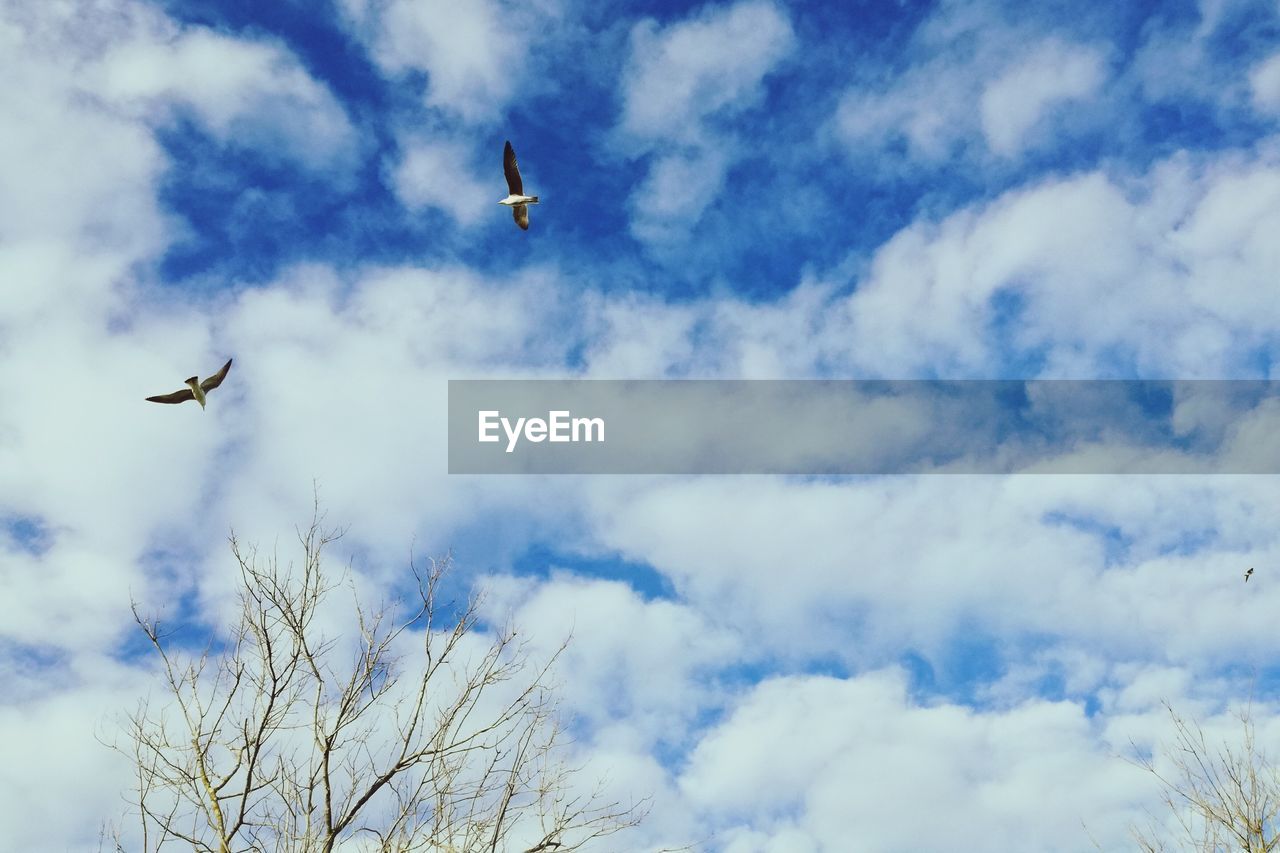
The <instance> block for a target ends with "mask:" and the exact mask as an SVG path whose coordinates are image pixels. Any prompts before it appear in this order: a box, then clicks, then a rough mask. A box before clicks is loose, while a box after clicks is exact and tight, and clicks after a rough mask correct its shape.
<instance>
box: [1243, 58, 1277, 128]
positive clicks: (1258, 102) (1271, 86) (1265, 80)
mask: <svg viewBox="0 0 1280 853" xmlns="http://www.w3.org/2000/svg"><path fill="white" fill-rule="evenodd" d="M1249 85H1250V88H1251V90H1252V95H1253V106H1254V109H1256V110H1258V112H1261V113H1269V114H1272V115H1275V114H1280V53H1277V54H1274V55H1272V56H1271V57H1269V58H1268V59H1264V60H1262V61H1261V62H1259V63H1258V64H1257V65H1255V66H1254V67H1253V68H1252V69H1251V70H1250V71H1249Z"/></svg>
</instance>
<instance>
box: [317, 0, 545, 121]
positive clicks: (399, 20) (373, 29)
mask: <svg viewBox="0 0 1280 853" xmlns="http://www.w3.org/2000/svg"><path fill="white" fill-rule="evenodd" d="M341 6H342V8H343V11H344V12H345V13H346V15H347V18H348V20H349V21H350V22H351V24H352V26H353V29H354V32H355V33H356V35H357V36H358V37H359V38H361V39H362V40H363V41H364V42H365V43H366V44H367V45H368V47H369V52H370V56H371V57H372V59H373V61H374V62H376V63H377V64H378V66H379V67H380V68H381V69H382V70H383V71H385V72H387V73H389V74H402V73H404V72H406V71H425V72H426V74H427V84H426V95H425V97H426V102H427V104H428V105H430V106H432V107H436V108H439V109H441V110H444V111H445V112H446V113H448V114H450V115H452V116H456V117H458V118H461V119H462V120H463V121H466V122H472V123H476V122H480V123H483V122H492V121H494V120H496V119H497V118H498V117H499V115H500V111H501V109H502V108H503V107H504V106H505V105H506V104H507V103H508V102H509V101H510V100H511V99H512V98H513V97H514V96H515V94H516V92H517V91H518V90H519V89H520V88H521V87H523V86H525V85H528V84H529V82H531V81H532V80H534V78H536V76H537V74H536V70H535V66H534V64H533V63H534V61H535V60H536V49H537V48H538V46H539V44H540V42H541V40H542V38H543V37H544V36H545V34H546V30H547V27H548V25H549V24H550V23H553V22H554V21H555V20H556V19H557V18H558V17H559V15H560V10H559V3H558V2H554V0H544V2H525V3H518V2H507V0H475V2H469V3H464V4H458V3H450V2H447V0H384V1H383V2H378V0H374V2H370V0H342V3H341Z"/></svg>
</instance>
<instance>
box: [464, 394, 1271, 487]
mask: <svg viewBox="0 0 1280 853" xmlns="http://www.w3.org/2000/svg"><path fill="white" fill-rule="evenodd" d="M449 473H451V474H803V475H837V474H922V473H932V474H951V473H966V474H972V473H989V474H1008V473H1057V474H1191V473H1206V474H1275V473H1280V382H1275V381H1267V380H1171V381H1130V380H1030V381H1017V380H1008V381H1005V380H999V381H986V380H969V381H944V380H937V381H929V380H923V381H914V380H885V381H880V380H850V381H792V380H776V381H749V380H635V381H614V380H451V381H450V382H449Z"/></svg>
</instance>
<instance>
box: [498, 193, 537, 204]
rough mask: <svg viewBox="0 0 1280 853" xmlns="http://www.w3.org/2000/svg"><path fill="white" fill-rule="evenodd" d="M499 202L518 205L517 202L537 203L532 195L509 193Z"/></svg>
mask: <svg viewBox="0 0 1280 853" xmlns="http://www.w3.org/2000/svg"><path fill="white" fill-rule="evenodd" d="M498 204H505V205H516V204H537V202H536V201H534V200H533V196H531V195H509V196H507V197H506V198H504V199H503V200H502V201H500V202H498Z"/></svg>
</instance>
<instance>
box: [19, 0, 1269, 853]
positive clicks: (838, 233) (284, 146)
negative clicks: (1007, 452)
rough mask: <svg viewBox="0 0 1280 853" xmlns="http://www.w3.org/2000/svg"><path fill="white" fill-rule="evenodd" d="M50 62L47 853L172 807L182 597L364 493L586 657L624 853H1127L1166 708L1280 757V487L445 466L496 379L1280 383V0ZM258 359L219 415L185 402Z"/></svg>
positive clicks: (351, 533) (100, 15) (302, 9)
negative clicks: (149, 723)
mask: <svg viewBox="0 0 1280 853" xmlns="http://www.w3.org/2000/svg"><path fill="white" fill-rule="evenodd" d="M0 75H2V77H0V79H4V80H5V81H6V84H7V85H6V86H5V87H3V90H0V120H2V123H3V125H4V127H5V132H4V133H3V134H2V135H0V678H3V680H4V682H5V683H6V684H7V685H9V687H8V688H7V690H6V696H5V698H3V699H0V742H3V743H5V744H6V745H7V746H6V750H5V752H6V761H5V762H4V766H3V767H0V826H3V827H6V833H9V837H8V839H7V840H8V841H9V843H12V844H14V845H17V846H16V847H15V849H19V848H21V849H58V850H62V849H66V850H90V849H96V843H97V842H96V840H97V831H98V827H99V825H100V822H101V820H102V819H104V818H106V817H110V816H112V815H115V814H116V813H117V812H118V810H119V798H118V792H119V791H120V790H122V789H123V788H124V787H126V786H127V784H128V779H127V774H126V772H125V771H126V770H127V768H124V767H123V766H122V765H121V764H120V763H119V762H118V760H117V759H116V757H114V756H113V755H111V754H110V753H108V752H107V751H106V750H103V749H102V748H101V747H100V746H99V745H98V744H97V742H96V741H95V740H94V738H93V733H94V731H95V730H97V729H100V727H101V726H102V725H104V724H105V723H106V722H107V721H109V719H110V714H111V709H115V708H120V709H127V708H129V707H130V706H132V704H133V703H134V702H135V701H136V699H137V698H138V697H139V696H141V695H144V694H145V693H147V691H148V690H151V689H152V688H153V687H154V685H155V683H156V682H155V681H154V676H155V672H154V669H153V668H152V664H151V662H149V660H148V659H146V658H145V657H140V656H139V655H138V654H137V650H138V644H137V642H136V636H135V632H136V627H135V626H134V625H133V621H132V617H131V614H130V612H129V599H130V597H131V596H132V597H133V598H135V599H138V600H140V601H142V602H154V603H157V604H164V603H166V602H168V603H169V607H170V610H169V611H168V612H169V615H170V617H172V616H173V615H175V614H178V615H181V616H182V617H183V618H187V619H189V620H190V624H189V630H190V632H191V636H197V635H198V634H199V631H200V629H201V628H202V626H209V625H215V624H219V623H220V621H221V620H222V619H223V618H224V617H225V615H226V612H227V604H228V601H229V595H230V593H231V590H232V584H233V581H234V573H233V571H232V570H233V568H234V564H233V563H232V560H231V557H230V554H229V552H228V548H227V543H226V537H227V533H228V531H229V530H230V529H232V528H234V529H235V531H236V533H237V535H238V536H239V537H240V538H241V540H242V541H256V542H259V543H261V544H262V545H263V547H268V548H269V547H273V546H275V545H276V544H277V543H278V544H279V547H280V548H281V550H282V552H283V551H286V550H287V548H288V547H289V543H290V542H291V536H292V531H293V528H294V525H296V524H299V523H303V522H305V521H306V520H307V519H308V518H309V513H310V508H311V503H312V498H313V488H318V489H319V492H320V496H321V498H322V500H323V501H324V504H325V506H326V508H327V511H328V513H329V518H330V519H331V520H332V521H333V522H334V523H336V524H341V525H344V526H346V527H347V528H348V534H347V536H346V537H345V538H344V539H343V540H342V542H341V545H340V548H339V551H338V552H335V559H337V560H345V558H348V557H349V558H351V560H352V563H353V566H354V568H355V572H356V577H357V582H358V583H359V584H361V585H362V588H364V589H366V590H367V591H369V592H370V593H372V594H377V593H379V592H385V591H388V590H393V589H395V588H396V586H397V584H399V583H402V582H403V579H404V570H405V561H406V558H407V554H408V552H409V549H410V548H411V547H412V548H413V550H414V552H415V553H417V554H440V553H444V552H445V551H447V550H449V549H452V550H453V553H454V555H455V558H456V560H457V563H458V567H459V575H458V582H459V583H460V584H466V585H476V586H478V587H483V588H485V589H487V590H488V591H489V598H488V602H489V604H488V607H489V608H490V609H489V610H488V611H487V612H486V616H487V618H491V619H492V620H494V621H495V622H496V621H501V620H504V619H505V618H507V617H508V616H510V617H511V618H512V619H514V620H515V621H516V622H517V623H518V624H520V625H522V626H525V627H526V628H527V630H528V635H529V636H531V637H533V638H536V643H537V644H538V648H540V649H544V650H547V649H552V648H554V647H555V646H556V645H557V644H558V643H559V642H560V641H561V640H562V639H563V638H564V636H565V633H566V632H567V630H569V629H570V628H572V631H573V635H574V642H573V645H572V646H571V647H570V652H569V654H568V656H567V658H566V659H565V661H564V673H565V676H564V678H563V679H562V680H563V683H564V696H563V699H564V707H565V710H566V713H568V714H570V715H572V717H573V721H574V731H575V733H576V734H577V736H578V740H577V742H576V744H575V745H574V749H575V751H576V752H575V759H576V760H578V761H580V762H581V763H582V764H583V765H584V766H585V767H587V768H589V769H590V770H591V771H594V772H599V773H601V774H608V776H609V778H610V780H611V781H610V785H611V789H610V790H611V791H613V792H615V793H617V794H618V795H619V796H632V795H634V796H652V797H653V802H654V806H655V808H654V812H653V814H652V817H651V818H650V820H649V821H648V822H646V824H645V825H644V826H643V827H641V828H640V829H638V830H637V831H636V832H635V833H634V834H632V835H631V836H629V837H628V838H627V839H625V841H619V842H618V844H619V845H620V846H621V849H628V850H656V849H659V848H660V847H662V846H663V845H669V844H672V843H677V842H681V841H686V840H690V839H708V841H707V848H708V849H710V850H717V851H726V853H751V851H777V853H791V851H797V853H799V852H800V851H817V850H837V849H849V841H848V838H849V836H848V833H849V831H850V827H856V831H857V837H858V839H859V841H860V843H861V845H862V847H861V849H868V850H886V851H888V850H898V849H906V845H908V844H911V845H912V847H911V849H919V848H920V846H921V844H922V840H921V837H920V835H919V830H920V828H919V827H918V826H917V823H916V816H917V815H918V803H919V800H920V798H921V797H925V798H927V799H928V801H929V802H930V803H931V804H932V805H931V808H932V809H933V812H934V816H935V818H936V821H935V823H936V826H937V830H936V831H937V832H938V833H939V835H938V836H937V837H936V838H929V839H926V840H925V841H924V842H923V846H924V847H925V848H926V849H966V850H975V851H981V850H990V851H1002V850H1010V849H1019V850H1034V851H1041V850H1043V851H1052V850H1063V851H1070V850H1077V849H1084V848H1085V847H1086V846H1087V845H1088V843H1089V842H1088V839H1087V838H1086V837H1085V836H1084V834H1083V832H1082V830H1081V828H1080V827H1081V821H1082V820H1084V821H1085V822H1086V823H1087V824H1088V829H1089V833H1090V834H1091V835H1092V837H1093V838H1095V839H1097V840H1098V841H1099V843H1100V844H1101V845H1102V847H1103V849H1107V850H1113V849H1114V850H1120V849H1127V845H1128V840H1127V839H1128V836H1127V828H1128V825H1129V824H1130V823H1131V822H1133V821H1142V820H1144V818H1143V815H1144V811H1143V810H1144V809H1145V808H1149V807H1158V805H1159V803H1158V790H1156V789H1155V788H1154V787H1153V786H1152V784H1151V782H1150V780H1149V779H1148V778H1146V777H1144V776H1143V775H1142V774H1140V773H1137V772H1136V771H1134V769H1133V768H1132V767H1130V766H1128V765H1126V764H1124V762H1122V761H1119V760H1117V759H1116V758H1115V756H1116V753H1117V752H1121V751H1123V750H1124V749H1125V748H1126V747H1127V746H1128V744H1129V743H1130V742H1131V741H1132V742H1135V743H1138V744H1139V745H1141V746H1144V747H1150V748H1155V749H1157V752H1158V744H1159V743H1160V741H1161V738H1162V737H1163V736H1164V735H1165V734H1167V726H1166V724H1165V722H1164V720H1165V717H1164V715H1163V710H1162V708H1161V704H1160V703H1161V701H1163V700H1168V701H1170V702H1173V703H1174V704H1176V705H1177V706H1178V707H1180V708H1182V709H1184V710H1186V711H1187V712H1188V713H1194V714H1198V715H1201V716H1203V717H1204V719H1205V720H1206V726H1207V730H1208V731H1209V732H1211V733H1214V734H1216V733H1218V732H1226V731H1230V718H1229V716H1227V715H1225V714H1224V711H1225V710H1226V708H1227V706H1228V705H1230V704H1231V703H1233V702H1239V701H1243V700H1245V699H1247V698H1248V697H1249V696H1250V695H1253V696H1255V699H1256V703H1255V706H1254V712H1255V715H1257V717H1258V720H1259V732H1260V738H1262V737H1265V738H1268V739H1269V740H1270V742H1276V738H1280V705H1277V702H1276V699H1277V697H1276V690H1275V688H1276V684H1277V682H1276V679H1275V676H1274V673H1275V665H1274V661H1275V660H1276V653H1277V652H1278V651H1280V639H1277V635H1276V632H1275V631H1274V629H1273V625H1274V613H1275V609H1276V598H1277V595H1278V593H1277V592H1276V583H1275V575H1276V571H1275V567H1276V566H1277V565H1280V560H1278V557H1280V538H1278V535H1277V530H1276V525H1275V523H1274V519H1275V518H1277V517H1280V493H1278V492H1277V489H1276V488H1275V485H1274V481H1273V478H1271V477H1262V476H1253V477H1248V476H1238V477H1207V476H1196V477H1193V476H1181V477H1119V476H1113V477H1092V476H1090V477H1085V476H1071V477H1068V476H1059V477H1053V476H1042V475H1034V474H1025V475H1018V476H1010V477H995V476H990V477H963V476H955V477H882V478H875V477H869V478H868V477H864V478H847V479H839V478H774V477H737V478H715V477H706V478H696V477H652V478H649V477H559V478H540V477H461V476H455V477H450V476H449V475H447V474H446V441H445V439H446V433H445V423H446V419H445V400H446V396H445V391H446V383H447V380H449V379H461V378H561V377H581V378H593V379H594V378H642V379H643V378H685V377H708V378H742V379H780V378H794V379H812V378H926V377H938V378H948V379H961V378H1084V379H1092V378H1117V377H1123V378H1144V379H1151V378H1182V379H1192V378H1221V379H1243V378H1251V379H1272V378H1276V376H1275V374H1276V371H1275V368H1274V367H1273V365H1275V364H1276V363H1277V356H1278V355H1280V299H1278V298H1277V296H1278V295H1280V294H1278V293H1277V280H1276V270H1277V269H1280V250H1278V249H1277V248H1276V244H1277V241H1276V240H1275V235H1276V234H1277V233H1280V8H1277V6H1276V4H1275V3H1274V2H1270V3H1263V2H1244V0H1201V2H1199V3H1194V2H1186V3H1174V2H1163V3H1146V4H1112V3H1084V4H1081V3H1071V4H1068V3H1052V4H1034V5H1033V6H1028V5H1027V4H1018V3H1012V2H1010V3H990V2H938V3H928V4H912V3H902V4H891V3H836V2H830V3H825V2H812V3H785V2H781V0H737V2H707V3H689V4H673V3H656V2H655V3H622V2H605V3H590V2H582V0H526V2H521V3H515V2H506V0H474V2H471V3H468V4H465V5H464V4H448V3H443V2H435V0H332V2H325V3H307V4H303V3H299V2H280V3H270V4H263V3H252V2H198V3H197V2H168V3H165V2H146V0H102V2H88V0H83V1H81V0H77V1H76V2H71V3H67V4H9V5H7V6H4V7H3V8H2V9H0ZM506 139H510V140H511V141H512V142H513V144H514V145H515V147H516V150H517V152H518V154H519V159H520V163H521V170H522V173H523V175H524V181H525V187H526V190H527V191H529V192H532V193H536V194H538V195H540V196H541V198H542V203H541V204H540V205H538V206H537V207H535V208H533V209H532V214H531V219H532V225H531V228H530V229H529V230H528V231H527V232H521V231H520V230H518V229H517V228H516V227H515V226H514V224H513V223H512V221H511V216H510V213H509V211H507V210H505V209H504V208H501V207H499V206H498V205H497V204H496V202H497V201H498V199H500V198H502V197H503V195H505V190H506V187H505V184H504V182H503V179H502V173H501V167H500V165H501V155H502V144H503V141H504V140H506ZM227 357H234V358H235V366H234V368H233V370H232V372H231V374H230V375H229V377H228V379H227V381H226V383H224V385H223V386H222V387H221V388H219V389H218V391H217V392H216V393H215V394H214V395H212V396H211V400H210V406H209V408H208V410H207V411H203V412H202V411H201V410H200V409H199V408H198V407H195V406H181V407H173V408H169V407H157V406H154V405H152V404H148V403H145V402H144V401H143V398H144V397H146V396H148V395H151V394H156V393H163V392H165V391H168V390H172V388H174V387H176V385H177V382H179V381H180V380H181V378H182V377H185V376H188V375H190V374H191V373H193V372H197V371H198V372H200V373H201V374H202V375H207V374H208V373H210V372H212V371H213V370H214V369H215V368H216V366H217V365H219V364H221V363H222V361H223V360H225V358H227ZM1169 416H1170V419H1171V423H1172V424H1173V427H1174V428H1175V429H1176V430H1181V431H1182V432H1180V433H1179V434H1181V435H1195V434H1199V433H1198V432H1197V431H1200V430H1203V431H1204V434H1207V435H1211V436H1215V437H1222V438H1223V441H1222V444H1221V445H1220V447H1221V448H1223V451H1222V452H1224V453H1227V454H1230V453H1234V452H1243V451H1247V450H1249V449H1251V448H1255V447H1268V446H1270V444H1269V442H1274V438H1272V436H1274V435H1276V434H1280V431H1277V429H1276V423H1275V420H1276V413H1275V412H1274V411H1272V409H1271V407H1269V406H1267V405H1262V406H1254V407H1253V408H1252V409H1251V410H1249V411H1247V412H1246V413H1244V414H1243V415H1241V417H1240V418H1239V419H1235V420H1229V421H1224V416H1223V413H1222V411H1221V410H1220V409H1217V408H1215V407H1214V406H1212V405H1206V404H1203V403H1202V404H1199V405H1191V404H1190V403H1189V402H1188V401H1169ZM1251 565H1252V566H1256V567H1257V572H1256V574H1255V576H1254V578H1253V579H1252V580H1251V581H1250V583H1249V584H1248V585H1247V586H1245V585H1244V584H1243V582H1242V572H1243V570H1244V568H1245V567H1247V566H1251ZM1255 674H1256V678H1255ZM1251 691H1252V693H1251ZM10 744H12V745H14V746H13V747H12V748H10V747H9V746H8V745H10ZM1278 745H1280V744H1278ZM69 801H70V802H76V803H77V804H80V806H81V807H80V808H79V809H78V811H77V814H74V815H68V814H67V813H66V811H65V809H64V808H63V806H62V804H64V803H66V802H69ZM15 826H16V827H18V830H17V832H18V833H19V834H18V835H17V836H14V835H13V834H12V833H13V830H11V829H9V828H10V827H15ZM908 826H909V827H912V830H913V832H912V834H911V836H910V838H909V839H908V838H906V837H904V835H903V828H904V827H908ZM22 833H28V834H27V835H22Z"/></svg>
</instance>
